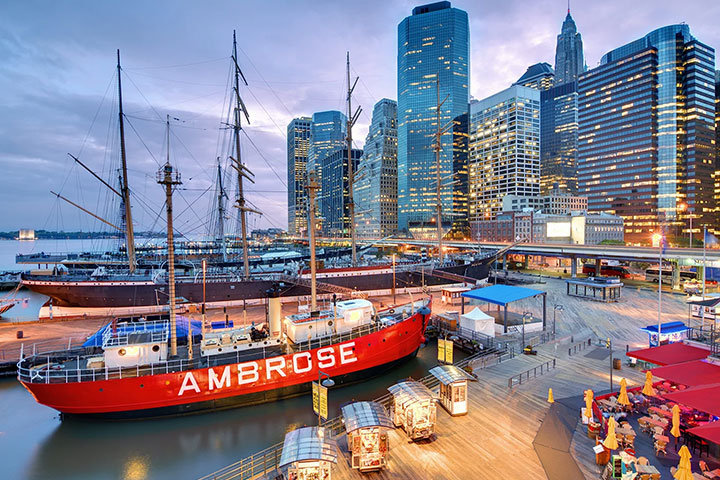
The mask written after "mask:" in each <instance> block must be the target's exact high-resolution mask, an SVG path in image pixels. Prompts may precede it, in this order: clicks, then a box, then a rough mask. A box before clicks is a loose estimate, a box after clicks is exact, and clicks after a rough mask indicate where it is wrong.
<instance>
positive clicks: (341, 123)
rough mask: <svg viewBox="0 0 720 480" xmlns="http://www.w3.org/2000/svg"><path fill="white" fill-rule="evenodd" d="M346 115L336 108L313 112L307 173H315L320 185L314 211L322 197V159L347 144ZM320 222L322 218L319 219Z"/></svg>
mask: <svg viewBox="0 0 720 480" xmlns="http://www.w3.org/2000/svg"><path fill="white" fill-rule="evenodd" d="M346 135H347V117H346V116H345V114H344V113H342V112H338V111H337V110H328V111H325V112H317V113H313V116H312V126H311V127H310V149H309V150H308V161H307V173H308V174H310V172H314V173H315V179H316V180H317V183H318V185H319V186H320V188H319V190H318V191H317V194H316V195H317V196H316V202H317V204H316V208H317V210H316V212H318V211H319V205H320V201H321V200H322V198H323V195H324V192H323V182H322V161H323V159H324V158H325V157H327V156H328V155H330V154H331V153H333V152H335V151H336V150H338V149H341V148H344V147H345V146H346V145H347V140H346V138H345V137H346ZM319 220H320V222H322V219H319Z"/></svg>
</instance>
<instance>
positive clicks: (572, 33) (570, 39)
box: [555, 8, 585, 85]
mask: <svg viewBox="0 0 720 480" xmlns="http://www.w3.org/2000/svg"><path fill="white" fill-rule="evenodd" d="M584 71H585V58H584V55H583V43H582V35H580V33H579V32H578V31H577V27H576V26H575V20H573V18H572V16H571V15H570V9H569V8H568V12H567V16H566V17H565V21H564V22H563V24H562V30H561V31H560V35H558V37H557V47H555V85H559V84H562V83H571V82H575V81H577V79H578V75H580V74H581V73H582V72H584Z"/></svg>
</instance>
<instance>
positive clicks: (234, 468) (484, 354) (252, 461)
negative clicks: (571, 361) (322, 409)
mask: <svg viewBox="0 0 720 480" xmlns="http://www.w3.org/2000/svg"><path fill="white" fill-rule="evenodd" d="M493 354H497V356H496V357H495V359H496V362H497V363H500V362H502V361H503V359H504V358H505V357H506V356H507V355H512V353H509V352H507V351H498V350H481V351H480V352H478V353H476V354H474V355H470V356H469V357H466V358H464V359H462V360H460V361H458V362H457V363H455V366H457V367H458V368H464V367H466V366H467V365H469V364H470V362H472V361H474V360H479V359H482V362H481V363H482V368H485V367H486V366H487V362H486V360H487V359H488V358H489V357H490V356H492V355H493ZM419 382H420V383H422V384H424V385H425V386H427V387H428V388H430V389H432V388H435V387H437V386H438V384H439V383H440V382H439V380H437V379H436V378H435V377H434V376H433V375H426V376H424V377H423V378H421V379H420V380H419ZM392 400H393V396H392V395H391V394H389V393H387V394H385V395H383V396H382V397H379V398H377V399H375V400H374V401H375V402H378V403H380V404H381V405H382V406H383V407H385V408H386V409H387V408H390V406H391V404H392ZM322 426H323V427H325V428H326V429H327V430H329V431H330V434H331V435H333V436H337V435H339V434H341V433H342V431H343V428H344V421H343V417H342V415H338V416H337V417H335V418H331V419H328V420H326V421H325V422H323V423H322ZM282 448H283V442H279V443H276V444H275V445H272V446H270V447H268V448H266V449H265V450H261V451H260V452H258V453H256V454H254V455H250V456H249V457H246V458H243V459H242V460H240V461H238V462H235V463H233V464H231V465H228V466H226V467H224V468H221V469H220V470H217V471H215V472H213V473H210V474H208V475H206V476H204V477H201V479H200V480H231V479H238V480H253V479H257V478H258V477H259V476H260V475H265V474H267V473H269V472H273V471H276V470H277V469H278V464H279V463H280V456H281V454H282Z"/></svg>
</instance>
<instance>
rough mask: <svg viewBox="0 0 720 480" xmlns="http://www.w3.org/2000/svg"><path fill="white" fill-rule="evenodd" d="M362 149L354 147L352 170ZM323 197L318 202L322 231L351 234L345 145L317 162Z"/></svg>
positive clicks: (329, 233)
mask: <svg viewBox="0 0 720 480" xmlns="http://www.w3.org/2000/svg"><path fill="white" fill-rule="evenodd" d="M362 153H363V151H362V150H357V149H355V148H353V150H352V162H353V171H357V167H358V161H359V160H360V157H361V156H362ZM320 170H321V171H322V174H321V175H322V187H321V188H322V191H323V196H322V198H321V199H320V200H319V201H318V204H319V210H320V215H321V216H322V234H323V235H324V236H326V237H349V236H350V201H349V200H350V184H349V183H348V173H349V170H348V152H347V148H344V149H342V150H335V151H334V152H332V153H330V154H329V155H327V156H326V157H325V158H323V159H322V160H321V161H320Z"/></svg>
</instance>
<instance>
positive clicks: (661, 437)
mask: <svg viewBox="0 0 720 480" xmlns="http://www.w3.org/2000/svg"><path fill="white" fill-rule="evenodd" d="M655 440H658V441H660V442H665V443H666V444H667V443H670V438H669V437H666V436H665V435H658V434H655Z"/></svg>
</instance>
